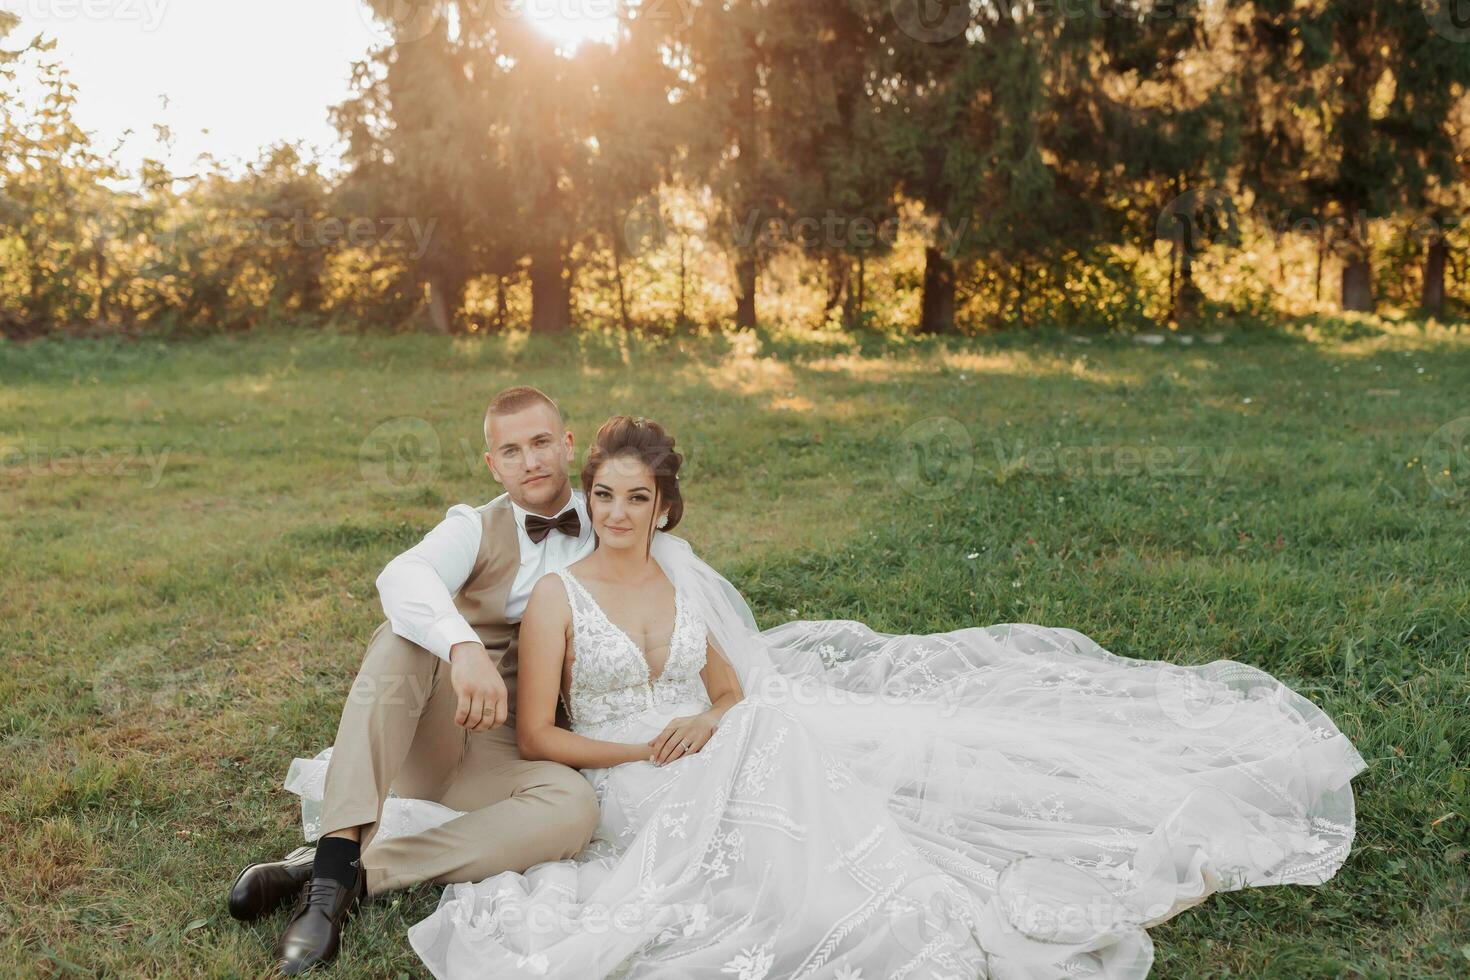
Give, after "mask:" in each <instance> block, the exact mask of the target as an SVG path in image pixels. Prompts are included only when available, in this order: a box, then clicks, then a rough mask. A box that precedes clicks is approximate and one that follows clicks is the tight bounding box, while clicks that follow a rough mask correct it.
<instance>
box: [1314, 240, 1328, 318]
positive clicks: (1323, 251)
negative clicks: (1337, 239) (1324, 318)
mask: <svg viewBox="0 0 1470 980" xmlns="http://www.w3.org/2000/svg"><path fill="white" fill-rule="evenodd" d="M1326 255H1327V231H1326V229H1323V230H1322V231H1320V232H1318V233H1317V279H1316V282H1315V283H1313V286H1312V302H1313V303H1315V304H1316V305H1318V306H1321V305H1322V262H1323V259H1324V258H1325V256H1326Z"/></svg>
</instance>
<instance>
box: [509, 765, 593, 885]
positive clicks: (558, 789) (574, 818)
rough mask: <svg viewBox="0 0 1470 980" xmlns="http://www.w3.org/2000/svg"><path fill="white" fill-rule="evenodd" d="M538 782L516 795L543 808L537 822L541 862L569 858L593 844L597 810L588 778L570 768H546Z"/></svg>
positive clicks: (539, 776)
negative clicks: (540, 838) (542, 831)
mask: <svg viewBox="0 0 1470 980" xmlns="http://www.w3.org/2000/svg"><path fill="white" fill-rule="evenodd" d="M537 776H538V778H537V780H536V781H535V782H534V783H533V784H531V785H529V786H526V787H523V788H522V789H521V790H520V791H519V792H518V794H517V795H521V796H525V797H527V798H530V799H534V800H537V801H538V802H539V803H541V804H542V805H541V806H540V807H539V809H538V812H537V815H536V816H537V820H538V822H540V823H541V825H542V827H543V828H544V831H545V832H544V833H543V834H542V835H541V837H542V842H543V845H544V846H543V853H544V856H543V857H542V858H541V860H543V861H557V860H561V859H563V858H569V857H572V856H573V855H575V854H576V853H577V852H579V851H581V850H582V848H584V847H586V846H587V844H588V843H589V842H590V841H591V840H592V834H593V832H594V831H596V830H597V821H598V817H599V814H600V808H599V806H598V803H597V793H596V791H594V790H593V789H592V784H591V783H589V782H587V777H585V776H583V775H582V774H581V773H580V772H578V771H577V770H575V769H572V768H570V767H569V766H557V767H554V768H552V767H548V768H547V769H546V770H544V771H543V772H541V773H538V774H537Z"/></svg>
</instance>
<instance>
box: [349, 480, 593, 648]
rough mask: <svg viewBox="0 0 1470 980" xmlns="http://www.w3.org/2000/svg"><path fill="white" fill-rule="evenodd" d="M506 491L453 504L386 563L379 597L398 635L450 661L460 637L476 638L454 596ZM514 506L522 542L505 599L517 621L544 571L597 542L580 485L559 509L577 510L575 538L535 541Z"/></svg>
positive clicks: (554, 536)
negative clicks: (488, 514)
mask: <svg viewBox="0 0 1470 980" xmlns="http://www.w3.org/2000/svg"><path fill="white" fill-rule="evenodd" d="M505 496H506V495H505V494H501V495H500V497H497V498H495V500H492V501H491V502H490V503H489V504H484V505H482V506H480V507H471V506H469V505H468V504H455V505H454V506H453V507H451V508H449V511H448V513H446V514H445V515H444V520H442V521H440V522H439V524H438V525H437V526H436V527H435V528H434V529H433V530H432V531H430V532H429V533H428V534H426V535H424V539H423V540H422V541H420V542H419V543H418V544H416V545H414V546H413V547H412V548H409V549H408V550H407V551H405V552H404V553H403V554H401V555H399V556H398V557H397V558H394V559H393V560H392V561H390V562H389V563H388V564H387V566H386V567H385V568H384V569H383V571H382V573H381V574H380V575H379V576H378V583H377V584H378V596H379V598H381V599H382V601H383V612H384V613H386V614H387V616H388V623H389V625H390V626H391V628H392V630H393V632H394V633H396V634H398V635H399V636H401V637H403V638H404V639H405V640H409V641H410V642H413V643H417V644H418V645H419V646H421V647H423V648H424V649H426V650H428V651H430V652H431V653H434V654H435V655H437V656H439V657H443V658H444V659H445V660H448V659H449V651H450V649H451V648H452V647H453V646H454V645H455V644H456V643H477V642H479V639H480V638H479V637H478V636H477V635H476V634H475V631H474V628H473V627H471V626H470V624H469V622H468V621H466V620H465V618H464V617H463V616H461V615H460V613H459V610H458V609H456V608H455V606H454V597H455V596H456V595H458V594H459V590H460V589H461V588H463V587H464V584H465V581H466V580H467V579H468V578H469V577H470V572H471V570H473V568H474V565H475V557H476V556H477V555H478V554H479V553H480V537H481V535H482V534H483V533H484V530H483V528H484V525H483V524H482V522H481V517H480V512H481V511H483V510H484V509H485V508H486V507H489V506H490V505H491V504H494V503H496V502H497V501H499V500H500V499H502V498H504V497H505ZM510 506H511V510H512V511H513V512H514V514H515V522H516V540H517V541H518V542H519V543H520V547H521V567H520V569H519V570H518V571H517V572H516V577H515V581H514V583H512V585H511V588H510V595H509V596H508V597H507V598H506V601H505V617H506V620H507V621H508V622H512V623H516V622H520V619H521V616H522V615H523V614H524V613H525V611H526V602H527V601H528V600H529V599H530V598H531V589H532V588H533V587H534V586H535V585H536V583H537V582H538V581H540V579H541V576H543V575H545V574H547V573H548V572H555V571H559V570H561V569H563V568H566V567H567V566H568V565H570V564H572V563H573V562H576V561H580V560H581V559H583V558H585V557H587V556H588V555H589V554H591V553H592V549H593V544H594V542H593V538H592V522H591V521H590V520H589V519H588V517H587V501H586V498H585V496H584V495H583V493H582V491H580V490H573V491H572V499H571V501H570V502H569V503H568V504H567V505H566V506H565V507H563V508H562V509H561V510H560V511H559V512H558V513H557V514H556V515H554V516H555V517H560V516H561V515H562V514H565V513H566V512H567V511H569V510H572V509H573V508H575V509H576V511H577V516H578V517H579V518H581V520H582V533H581V534H580V535H578V536H577V537H575V538H574V537H572V536H571V535H569V534H563V533H562V532H560V531H552V532H551V533H549V534H548V535H546V537H545V538H544V539H542V541H541V542H540V543H539V544H537V543H536V542H533V541H532V540H531V536H530V535H529V534H527V533H526V517H527V515H528V514H529V513H530V512H529V511H527V510H525V509H523V508H522V507H521V506H520V505H519V504H517V503H516V502H515V501H511V505H510Z"/></svg>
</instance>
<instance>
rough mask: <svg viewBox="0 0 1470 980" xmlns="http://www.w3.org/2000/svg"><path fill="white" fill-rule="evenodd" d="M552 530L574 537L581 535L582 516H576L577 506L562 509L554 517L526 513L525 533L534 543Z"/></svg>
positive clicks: (539, 541) (544, 538) (543, 539)
mask: <svg viewBox="0 0 1470 980" xmlns="http://www.w3.org/2000/svg"><path fill="white" fill-rule="evenodd" d="M553 530H555V531H560V532H561V533H562V534H566V535H570V536H571V537H574V538H579V537H581V536H582V518H581V517H579V516H577V508H575V507H573V508H571V509H570V510H564V511H562V512H561V513H560V514H558V515H557V516H555V517H542V516H541V515H539V514H527V515H526V535H527V536H528V537H529V538H530V539H531V540H532V541H534V542H535V543H536V544H540V543H541V542H542V541H545V540H546V536H547V535H548V534H550V533H551V532H552V531H553Z"/></svg>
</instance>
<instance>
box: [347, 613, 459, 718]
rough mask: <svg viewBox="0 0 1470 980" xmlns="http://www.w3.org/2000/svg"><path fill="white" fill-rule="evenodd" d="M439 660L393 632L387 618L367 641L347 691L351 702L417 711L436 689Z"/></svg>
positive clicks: (420, 710) (422, 707)
mask: <svg viewBox="0 0 1470 980" xmlns="http://www.w3.org/2000/svg"><path fill="white" fill-rule="evenodd" d="M440 662H441V661H440V660H439V658H437V657H435V656H434V655H433V654H432V653H430V652H429V651H428V650H426V649H424V648H423V647H421V646H419V645H418V644H416V643H414V642H412V641H410V640H406V639H404V638H403V637H401V636H399V635H398V634H396V633H394V632H393V631H392V630H391V629H390V628H389V625H388V623H386V622H385V623H383V624H382V625H381V626H379V627H378V629H377V631H376V632H374V633H373V635H372V638H371V639H370V640H369V641H368V645H367V650H366V652H364V654H363V658H362V664H361V665H360V666H359V667H358V670H357V676H356V677H355V678H353V681H352V687H351V688H350V689H349V690H348V693H347V700H348V703H349V704H356V705H358V706H360V707H369V706H371V707H379V708H384V707H386V708H392V707H403V708H407V709H408V711H409V713H410V714H418V713H420V712H422V711H423V709H424V706H425V704H426V703H427V702H428V700H429V695H430V694H431V693H432V691H433V685H434V678H435V674H436V668H437V667H438V665H439V663H440Z"/></svg>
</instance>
